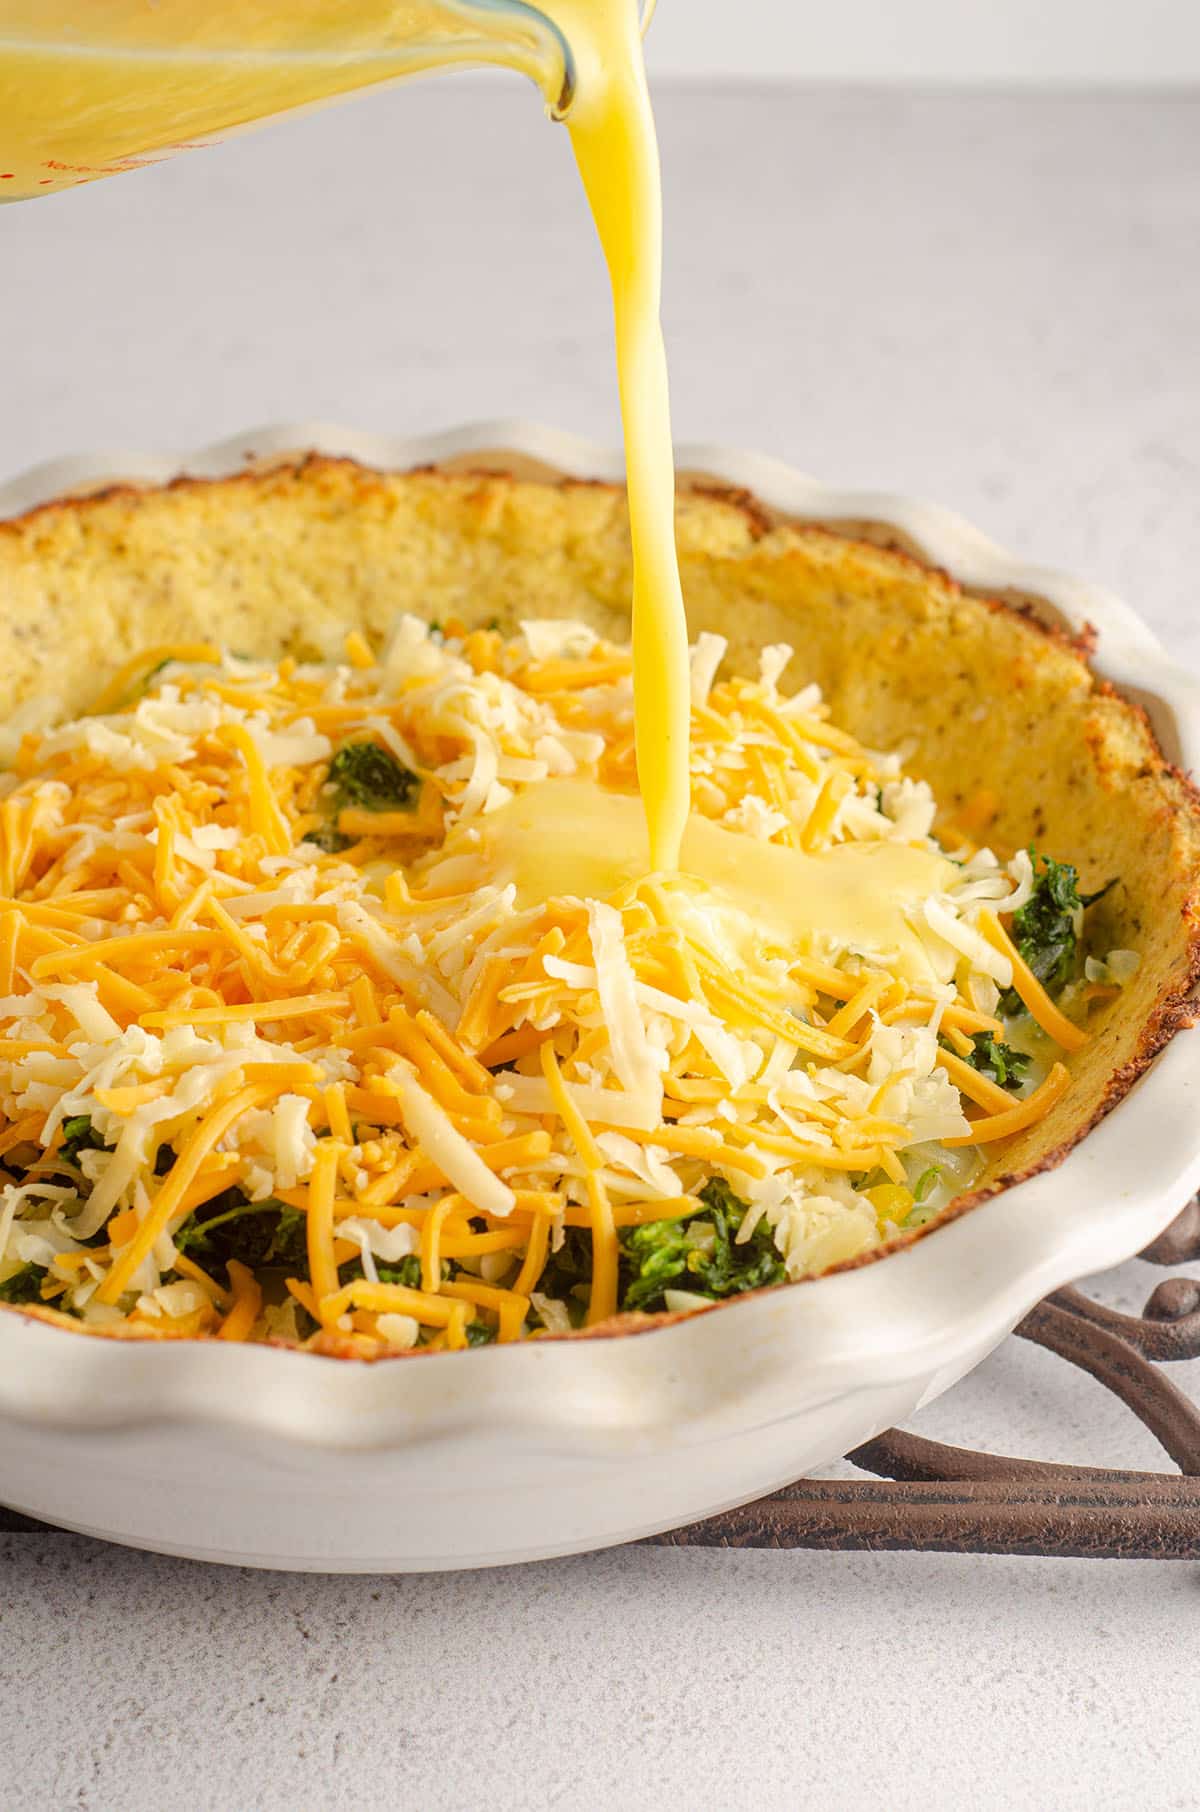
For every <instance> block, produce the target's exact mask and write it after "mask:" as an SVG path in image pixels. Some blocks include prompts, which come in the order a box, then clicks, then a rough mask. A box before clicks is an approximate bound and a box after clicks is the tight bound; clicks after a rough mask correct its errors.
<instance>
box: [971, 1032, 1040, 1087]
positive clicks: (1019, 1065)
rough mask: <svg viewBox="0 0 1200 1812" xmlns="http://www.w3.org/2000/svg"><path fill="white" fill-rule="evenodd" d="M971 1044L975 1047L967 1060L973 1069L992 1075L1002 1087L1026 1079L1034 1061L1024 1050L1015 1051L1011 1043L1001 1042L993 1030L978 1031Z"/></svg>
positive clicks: (985, 1074) (982, 1073) (993, 1079)
mask: <svg viewBox="0 0 1200 1812" xmlns="http://www.w3.org/2000/svg"><path fill="white" fill-rule="evenodd" d="M971 1044H972V1046H973V1047H974V1048H973V1049H972V1051H971V1055H970V1056H969V1057H968V1058H967V1062H968V1063H969V1064H970V1065H971V1068H972V1069H975V1070H978V1071H979V1072H980V1074H981V1075H983V1076H990V1077H991V1079H992V1081H993V1082H998V1083H999V1084H1000V1087H1001V1088H1008V1087H1010V1086H1011V1085H1012V1084H1014V1083H1018V1082H1022V1081H1024V1079H1025V1076H1026V1075H1027V1074H1028V1071H1029V1066H1030V1064H1031V1063H1032V1062H1033V1059H1032V1057H1029V1056H1027V1055H1026V1053H1025V1052H1024V1051H1014V1050H1013V1048H1012V1046H1011V1045H1010V1044H1001V1042H1000V1041H999V1039H997V1038H995V1037H994V1036H993V1034H992V1033H991V1032H976V1033H975V1034H974V1035H973V1036H972V1039H971Z"/></svg>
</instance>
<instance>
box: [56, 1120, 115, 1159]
mask: <svg viewBox="0 0 1200 1812" xmlns="http://www.w3.org/2000/svg"><path fill="white" fill-rule="evenodd" d="M62 1132H63V1136H62V1144H61V1145H60V1146H59V1148H58V1154H59V1156H60V1157H62V1158H65V1159H66V1160H67V1163H68V1164H78V1162H79V1154H80V1152H81V1151H103V1150H104V1140H103V1139H102V1138H101V1137H100V1134H99V1133H98V1132H97V1131H96V1129H95V1127H94V1126H93V1125H92V1120H91V1115H90V1114H75V1115H73V1116H72V1118H71V1119H69V1120H64V1121H63V1129H62Z"/></svg>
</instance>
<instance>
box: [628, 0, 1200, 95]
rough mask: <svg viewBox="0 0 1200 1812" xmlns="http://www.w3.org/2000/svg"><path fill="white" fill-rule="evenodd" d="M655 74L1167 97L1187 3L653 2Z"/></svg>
mask: <svg viewBox="0 0 1200 1812" xmlns="http://www.w3.org/2000/svg"><path fill="white" fill-rule="evenodd" d="M647 44H648V54H649V60H650V66H651V68H652V69H653V70H654V71H655V72H656V73H658V74H660V75H686V76H700V77H713V76H726V77H728V76H757V77H771V78H778V79H783V80H786V79H790V78H795V77H798V76H799V77H808V78H814V77H815V78H817V79H820V80H832V81H849V82H856V81H870V82H887V83H902V82H971V83H982V84H989V85H990V84H999V83H1013V82H1019V83H1022V84H1025V83H1032V84H1063V83H1065V84H1070V85H1072V86H1074V85H1082V86H1097V85H1100V86H1105V87H1108V86H1113V85H1115V86H1121V85H1129V86H1146V85H1149V84H1158V83H1163V84H1167V85H1170V86H1179V85H1182V84H1186V83H1191V82H1196V81H1200V5H1198V4H1197V0H659V6H658V12H657V15H656V17H655V20H654V23H653V26H652V28H651V31H650V34H649V38H648V40H647Z"/></svg>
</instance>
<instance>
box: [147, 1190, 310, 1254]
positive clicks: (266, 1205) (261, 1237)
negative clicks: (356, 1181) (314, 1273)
mask: <svg viewBox="0 0 1200 1812" xmlns="http://www.w3.org/2000/svg"><path fill="white" fill-rule="evenodd" d="M307 1234H308V1227H307V1218H306V1216H305V1215H304V1214H302V1213H301V1211H300V1210H299V1209H298V1208H289V1207H287V1205H286V1204H285V1203H283V1202H278V1201H276V1200H275V1198H274V1197H273V1196H268V1197H267V1198H266V1199H265V1200H264V1201H261V1202H248V1201H247V1200H246V1198H245V1196H244V1195H243V1194H242V1193H241V1191H240V1190H238V1189H227V1190H226V1191H225V1192H224V1194H223V1195H218V1196H214V1197H213V1199H212V1201H211V1202H205V1203H204V1204H203V1205H202V1206H201V1207H199V1208H197V1209H196V1210H195V1211H194V1213H193V1214H191V1215H190V1216H189V1218H188V1219H187V1220H186V1221H185V1222H184V1224H183V1226H182V1228H181V1229H180V1231H179V1232H178V1233H177V1234H176V1235H175V1244H176V1245H177V1246H178V1248H179V1250H180V1251H181V1252H188V1253H191V1254H192V1256H193V1257H196V1258H206V1259H208V1260H210V1261H212V1262H214V1263H217V1264H222V1265H225V1264H228V1262H229V1260H230V1259H231V1258H236V1259H237V1260H239V1262H240V1263H241V1264H243V1265H248V1266H249V1267H250V1268H251V1270H256V1269H257V1268H258V1267H259V1266H262V1265H273V1266H278V1267H282V1268H283V1269H286V1270H289V1271H295V1270H298V1269H300V1268H301V1267H303V1265H304V1264H305V1262H306V1257H307Z"/></svg>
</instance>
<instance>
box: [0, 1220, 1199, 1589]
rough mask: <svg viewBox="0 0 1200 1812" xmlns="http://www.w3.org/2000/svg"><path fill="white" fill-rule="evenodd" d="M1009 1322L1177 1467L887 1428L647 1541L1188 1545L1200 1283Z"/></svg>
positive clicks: (1176, 1257)
mask: <svg viewBox="0 0 1200 1812" xmlns="http://www.w3.org/2000/svg"><path fill="white" fill-rule="evenodd" d="M1141 1256H1142V1257H1143V1258H1145V1259H1149V1261H1150V1263H1151V1264H1155V1265H1181V1264H1186V1263H1187V1262H1188V1260H1190V1259H1195V1258H1200V1197H1197V1199H1196V1200H1195V1201H1193V1202H1191V1203H1189V1205H1188V1206H1187V1207H1186V1208H1185V1209H1184V1211H1183V1213H1182V1214H1181V1215H1179V1217H1178V1218H1177V1219H1176V1220H1175V1221H1174V1222H1173V1223H1172V1224H1171V1226H1170V1227H1168V1229H1167V1231H1166V1232H1165V1233H1164V1234H1162V1235H1160V1237H1159V1238H1158V1239H1156V1240H1155V1241H1154V1242H1153V1243H1152V1244H1151V1245H1149V1246H1147V1247H1146V1249H1145V1251H1144V1252H1143V1253H1142V1254H1141ZM1016 1332H1017V1334H1018V1335H1019V1336H1020V1337H1021V1339H1022V1340H1032V1341H1033V1342H1034V1343H1035V1344H1036V1345H1037V1346H1043V1347H1046V1348H1048V1349H1049V1350H1050V1351H1051V1352H1053V1353H1057V1354H1058V1355H1059V1356H1060V1358H1063V1359H1067V1360H1069V1361H1070V1363H1071V1364H1072V1365H1078V1366H1080V1367H1081V1368H1082V1370H1084V1371H1086V1372H1089V1373H1090V1374H1091V1376H1092V1377H1093V1378H1095V1379H1097V1380H1098V1382H1099V1383H1101V1384H1103V1385H1105V1386H1106V1387H1107V1388H1108V1389H1109V1390H1110V1391H1112V1392H1113V1394H1114V1396H1117V1397H1119V1398H1120V1399H1121V1401H1122V1403H1124V1404H1125V1405H1126V1407H1127V1408H1129V1409H1130V1410H1132V1411H1133V1414H1134V1415H1135V1416H1137V1418H1138V1419H1139V1421H1141V1422H1142V1423H1143V1424H1144V1426H1145V1427H1146V1428H1148V1429H1149V1430H1150V1432H1151V1434H1153V1435H1154V1437H1155V1438H1156V1440H1157V1441H1158V1442H1159V1444H1160V1445H1161V1446H1162V1447H1163V1448H1164V1450H1165V1451H1166V1453H1167V1455H1168V1457H1169V1458H1170V1459H1172V1460H1173V1461H1174V1462H1175V1464H1176V1466H1178V1468H1179V1472H1178V1473H1169V1472H1120V1471H1116V1470H1114V1469H1112V1468H1110V1467H1102V1466H1057V1465H1052V1464H1046V1463H1045V1462H1043V1461H1041V1460H1021V1459H1010V1458H1008V1457H1006V1456H1005V1455H1003V1454H994V1453H977V1452H975V1451H973V1450H972V1449H971V1448H967V1447H948V1446H945V1445H944V1444H943V1443H942V1442H940V1441H927V1440H925V1439H924V1437H923V1436H921V1435H912V1434H905V1433H904V1432H903V1431H902V1430H900V1429H896V1428H889V1429H887V1430H886V1431H885V1432H884V1433H883V1434H881V1435H878V1436H877V1437H876V1438H875V1440H873V1441H867V1442H866V1443H865V1445H864V1446H862V1447H856V1448H855V1450H854V1452H853V1453H851V1454H848V1455H847V1458H848V1459H850V1460H851V1461H852V1462H853V1463H854V1465H856V1466H861V1467H862V1469H863V1471H864V1472H873V1473H875V1474H876V1479H875V1480H873V1481H870V1482H865V1481H864V1482H859V1481H857V1480H843V1479H801V1480H800V1481H799V1483H798V1484H795V1485H788V1486H786V1487H785V1488H784V1489H783V1490H782V1491H777V1492H776V1493H775V1494H774V1496H773V1497H767V1498H762V1499H761V1500H760V1501H759V1502H758V1503H754V1504H745V1505H743V1506H742V1508H741V1509H738V1510H727V1511H725V1512H724V1514H723V1515H721V1516H712V1517H709V1518H708V1520H707V1521H706V1522H702V1523H695V1524H693V1525H692V1526H691V1527H690V1528H686V1529H675V1530H673V1531H672V1532H671V1533H670V1534H668V1535H657V1536H653V1537H651V1538H650V1545H653V1546H656V1547H672V1548H841V1549H852V1548H907V1549H921V1550H924V1551H926V1552H942V1553H960V1554H962V1553H971V1554H1043V1555H1073V1556H1077V1557H1082V1558H1088V1559H1093V1560H1113V1559H1117V1560H1197V1559H1200V1405H1198V1404H1195V1403H1192V1402H1191V1401H1190V1400H1189V1399H1188V1398H1187V1397H1185V1396H1184V1394H1183V1392H1182V1391H1180V1390H1179V1389H1177V1387H1176V1386H1175V1385H1174V1384H1172V1383H1171V1381H1170V1379H1169V1378H1167V1377H1165V1376H1164V1374H1163V1373H1162V1372H1160V1371H1158V1370H1156V1369H1155V1363H1156V1362H1162V1361H1167V1360H1172V1359H1195V1358H1200V1283H1194V1282H1193V1281H1192V1280H1191V1278H1187V1277H1171V1278H1168V1279H1166V1281H1165V1282H1163V1283H1160V1284H1159V1285H1158V1286H1157V1288H1156V1289H1155V1290H1154V1291H1153V1292H1152V1293H1151V1296H1150V1298H1149V1301H1148V1302H1147V1303H1146V1307H1145V1310H1144V1311H1143V1313H1142V1314H1141V1315H1121V1314H1118V1313H1117V1311H1116V1310H1115V1309H1108V1308H1105V1307H1104V1305H1103V1304H1102V1303H1098V1302H1093V1301H1092V1300H1091V1298H1090V1297H1087V1296H1084V1295H1083V1294H1082V1293H1081V1292H1080V1291H1079V1290H1075V1289H1065V1290H1056V1291H1055V1292H1054V1294H1053V1295H1052V1296H1047V1297H1046V1299H1045V1301H1044V1302H1040V1303H1039V1304H1038V1306H1037V1307H1036V1308H1035V1309H1034V1310H1032V1312H1031V1313H1030V1314H1028V1315H1027V1316H1026V1317H1025V1319H1024V1321H1023V1322H1021V1324H1020V1326H1019V1327H1018V1328H1017V1329H1016ZM31 1531H40V1532H41V1533H43V1534H45V1533H47V1532H49V1531H48V1525H47V1524H45V1523H38V1522H34V1521H33V1520H32V1519H31V1518H29V1517H27V1516H21V1515H19V1514H18V1513H17V1512H16V1511H9V1510H3V1509H0V1532H5V1533H13V1532H31Z"/></svg>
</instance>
